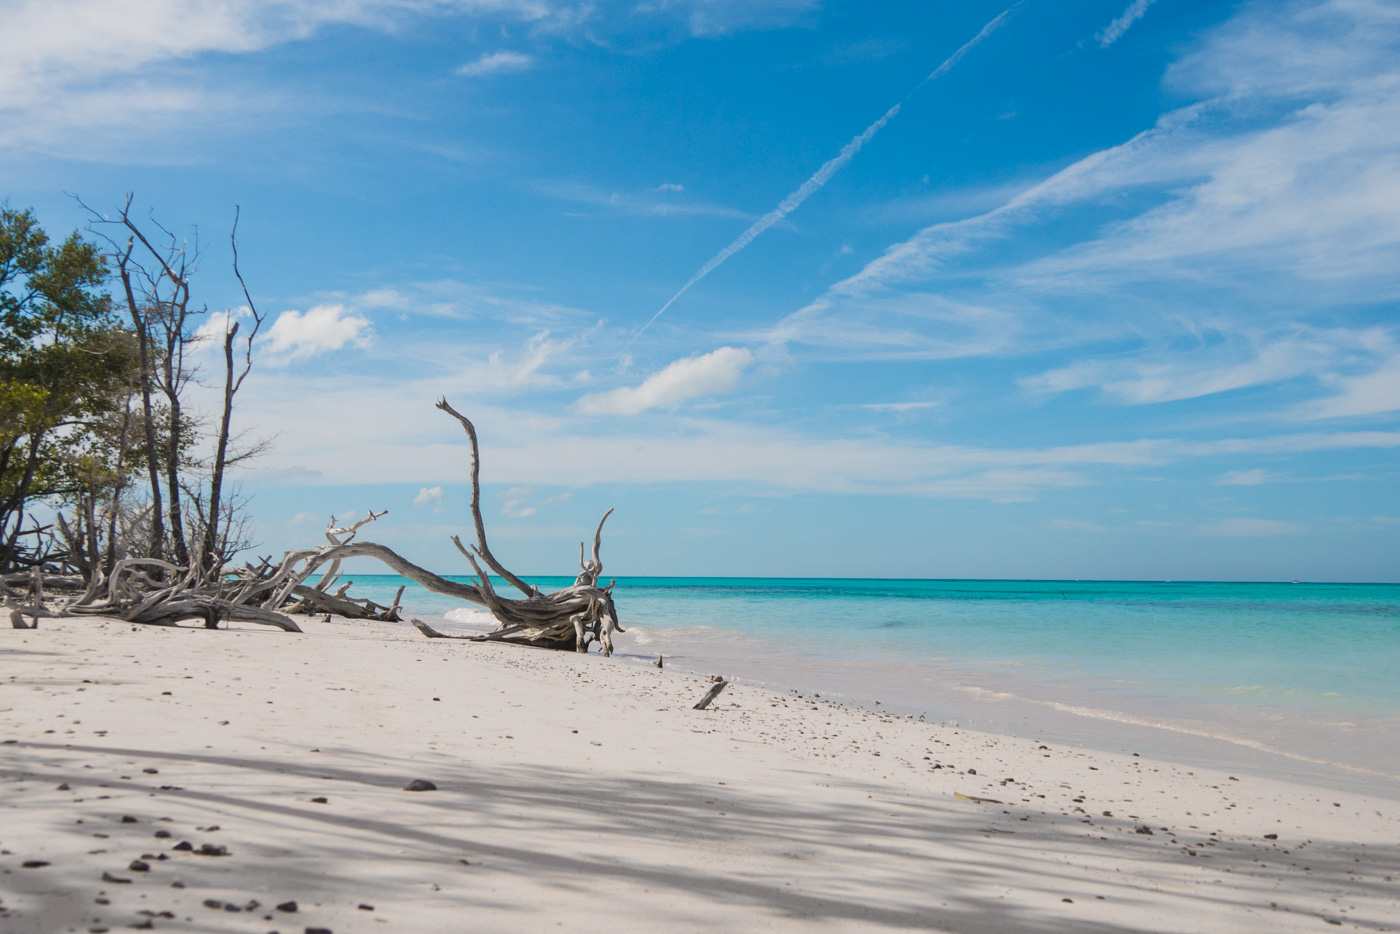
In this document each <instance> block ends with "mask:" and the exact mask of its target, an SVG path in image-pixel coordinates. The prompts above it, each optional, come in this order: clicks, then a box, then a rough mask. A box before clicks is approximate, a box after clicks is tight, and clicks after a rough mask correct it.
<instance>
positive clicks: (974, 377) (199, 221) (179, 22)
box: [0, 0, 1400, 581]
mask: <svg viewBox="0 0 1400 934" xmlns="http://www.w3.org/2000/svg"><path fill="white" fill-rule="evenodd" d="M1006 3H1007V0H995V2H990V3H988V2H982V0H959V2H920V3H912V2H904V3H900V2H896V3H885V4H870V3H859V2H854V0H829V2H823V0H629V2H621V3H611V2H606V0H598V2H594V3H567V2H555V0H262V2H253V0H127V2H124V3H122V4H111V3H109V2H106V0H0V19H3V20H4V22H5V33H6V42H5V46H6V53H5V55H4V57H0V181H2V182H3V184H2V185H0V198H5V199H8V202H9V204H10V206H11V207H14V208H25V207H31V208H33V209H34V210H35V211H36V213H37V214H38V215H39V217H40V219H41V221H42V222H43V223H44V225H45V226H46V227H47V228H48V230H49V231H50V232H51V233H54V234H58V235H61V234H64V233H66V232H68V231H71V230H73V229H82V228H84V227H85V225H86V224H87V223H88V220H89V217H88V215H87V214H86V213H85V212H84V210H83V208H82V206H81V205H80V204H79V203H78V201H77V200H76V199H75V197H74V196H77V197H80V198H81V199H82V201H83V202H84V203H86V204H87V205H90V206H92V207H93V208H94V209H96V210H98V211H100V212H108V213H110V212H113V211H115V210H116V209H117V208H118V207H120V205H121V203H122V201H123V198H124V197H125V195H126V194H127V193H132V194H133V195H134V202H133V203H134V205H135V207H136V213H137V214H138V216H140V217H143V218H144V217H147V216H150V217H154V218H155V219H157V220H159V222H160V223H162V224H164V225H165V226H166V227H168V228H170V229H171V230H174V231H177V232H178V233H179V235H180V236H181V237H184V238H187V239H188V241H189V243H190V246H191V249H193V246H194V244H195V242H196V238H197V241H198V244H199V246H200V248H201V250H202V253H201V258H200V261H199V267H198V274H197V276H196V277H195V279H194V280H193V290H194V295H195V300H196V303H198V304H201V305H207V306H208V308H209V309H210V320H211V321H215V319H217V320H226V316H227V315H232V316H235V317H237V316H239V315H243V314H246V311H245V310H244V309H243V305H244V299H243V296H242V293H241V292H240V291H239V290H238V287H237V282H236V280H234V278H233V277H232V274H231V270H230V263H229V261H230V253H229V248H228V234H229V230H230V225H231V223H232V220H233V215H234V211H235V207H237V210H238V211H239V212H240V221H239V228H238V234H239V257H240V268H241V270H242V272H243V274H244V276H245V278H246V279H247V280H248V284H249V287H250V291H251V293H252V296H253V298H254V301H255V302H256V303H257V305H258V307H259V309H260V310H261V311H263V312H264V313H266V314H267V315H268V324H267V325H266V329H265V331H264V333H263V334H262V335H261V336H260V340H259V350H258V356H257V363H256V369H255V370H254V372H253V375H252V376H250V377H249V380H248V382H247V383H246V385H245V388H244V390H243V393H242V395H241V396H240V400H239V411H238V417H239V419H240V420H241V421H240V424H241V426H242V427H243V428H244V429H245V430H246V431H247V432H248V437H249V438H262V439H271V440H272V442H273V443H272V446H271V448H270V450H269V452H268V453H267V454H265V455H264V456H262V457H261V458H259V459H258V460H257V461H256V462H255V463H254V464H253V465H252V466H251V467H250V468H249V469H247V470H244V471H243V472H242V473H241V476H240V482H241V483H242V486H243V490H244V492H245V493H246V494H247V495H248V496H250V497H251V502H250V506H249V509H250V516H251V519H252V532H253V537H254V538H255V539H256V540H257V542H258V544H259V549H258V550H259V552H260V553H271V554H278V553H280V552H281V551H282V550H284V549H287V548H293V547H304V546H307V545H310V544H314V543H317V542H319V541H321V540H322V539H321V531H322V529H323V528H324V527H325V525H326V523H327V522H328V521H329V519H330V518H331V517H332V516H335V517H336V518H337V519H339V520H340V521H346V520H348V519H351V518H355V517H358V516H363V515H364V513H365V511H366V510H368V509H373V510H375V511H378V510H381V509H388V510H389V513H388V515H386V516H385V517H383V518H381V519H379V520H378V521H377V522H376V523H375V524H374V525H373V526H371V527H369V528H368V529H366V530H364V531H363V532H362V533H361V534H362V536H364V537H368V538H370V539H372V540H376V541H380V542H383V543H384V544H386V545H389V546H390V547H393V548H395V549H397V550H399V551H401V553H403V554H405V555H406V556H408V557H410V558H411V559H413V560H416V561H419V562H420V563H424V564H426V565H428V566H430V567H432V568H433V569H434V570H438V571H441V572H448V573H468V572H469V569H468V568H466V567H465V566H464V565H465V562H464V561H463V560H462V559H461V557H460V556H459V555H457V553H456V550H455V548H454V547H453V546H452V545H451V543H450V542H449V540H448V536H449V535H451V534H454V533H467V534H469V533H470V528H471V525H470V516H469V513H468V503H469V499H470V488H469V486H468V485H467V449H466V446H465V437H464V436H463V434H462V432H461V430H460V428H459V426H458V425H457V424H456V423H455V422H454V421H453V420H452V419H450V418H449V417H447V416H446V415H444V414H443V413H441V412H438V411H436V410H435V409H434V408H433V403H434V401H435V400H436V398H437V397H438V396H440V395H445V396H446V397H447V398H448V399H449V401H450V402H451V403H452V404H453V405H454V406H455V407H456V408H457V409H458V410H459V411H462V412H463V413H464V414H467V415H468V416H470V417H471V418H472V419H473V420H474V421H475V423H476V425H477V427H478V430H479V432H480V436H481V443H482V461H483V463H482V480H483V507H484V512H485V516H486V521H487V525H488V529H489V531H490V535H491V541H492V545H493V550H494V551H495V552H496V554H497V556H498V557H499V558H501V559H502V560H503V561H504V562H505V563H506V564H507V565H508V566H510V567H511V568H513V569H515V570H517V571H520V572H523V573H532V574H568V573H573V569H574V568H575V566H576V558H577V550H576V548H575V547H574V543H576V542H578V541H579V540H580V539H581V538H584V537H586V536H591V532H592V528H593V526H594V524H595V523H596V522H597V519H598V517H600V516H601V515H602V514H603V512H604V511H605V510H607V509H609V508H615V509H616V512H615V513H614V514H613V516H612V518H611V519H609V521H608V528H607V534H606V535H605V539H604V546H603V559H604V566H605V576H607V575H617V576H635V575H734V576H843V577H924V578H962V577H980V578H1057V579H1058V578H1085V579H1088V578H1099V579H1143V580H1164V579H1212V580H1293V579H1304V580H1339V581H1350V580H1357V581H1395V580H1400V483H1397V467H1398V466H1400V418H1397V413H1400V315H1397V308H1398V307H1400V306H1398V305H1397V302H1398V301H1400V4H1397V3H1396V2H1387V0H1325V2H1315V0H1309V2H1278V0H1276V2H1262V3H1206V2H1187V0H1155V2H1154V0H1130V2H1127V3H1126V5H1125V2H1124V0H1102V2H1100V0H1082V2H1078V3H1072V4H1067V3H1051V2H1049V0H1025V2H1022V3H1018V4H1016V5H1015V6H1014V7H1010V8H1008V7H1007V5H1006ZM221 326H222V325H219V324H217V321H215V324H213V325H211V327H214V328H215V329H217V327H221ZM211 345H212V342H211ZM203 353H204V354H205V376H206V380H205V381H206V383H211V384H212V380H213V377H214V376H215V375H216V370H215V368H214V364H215V363H216V362H217V361H216V360H215V358H214V357H212V356H210V355H209V354H208V352H207V351H204V352H203ZM199 391H200V392H204V393H206V394H207V392H208V391H209V390H208V389H207V388H206V389H204V390H199ZM371 570H373V568H371V567H369V566H365V567H362V568H360V569H359V572H360V573H365V572H368V571H371Z"/></svg>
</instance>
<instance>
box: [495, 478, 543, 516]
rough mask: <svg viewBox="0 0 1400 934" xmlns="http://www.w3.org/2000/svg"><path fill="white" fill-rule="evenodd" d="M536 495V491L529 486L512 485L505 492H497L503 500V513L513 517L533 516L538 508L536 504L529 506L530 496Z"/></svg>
mask: <svg viewBox="0 0 1400 934" xmlns="http://www.w3.org/2000/svg"><path fill="white" fill-rule="evenodd" d="M534 495H535V491H534V490H533V489H531V488H530V487H528V486H516V487H511V488H510V489H509V490H506V491H505V492H504V493H499V494H497V496H498V498H499V499H501V500H503V502H502V503H501V515H503V516H507V517H509V518H511V519H524V518H525V517H527V516H533V515H534V514H535V513H536V512H537V511H538V510H537V509H536V508H535V507H534V506H528V505H526V504H527V503H529V502H530V497H532V496H534Z"/></svg>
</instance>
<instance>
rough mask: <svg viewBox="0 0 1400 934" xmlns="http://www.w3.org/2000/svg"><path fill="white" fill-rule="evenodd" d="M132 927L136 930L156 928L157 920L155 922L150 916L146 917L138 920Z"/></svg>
mask: <svg viewBox="0 0 1400 934" xmlns="http://www.w3.org/2000/svg"><path fill="white" fill-rule="evenodd" d="M131 927H132V929H133V930H136V931H150V930H154V929H155V922H153V921H152V920H151V919H150V918H144V919H142V920H140V921H137V922H136V923H135V924H133V925H132V926H131Z"/></svg>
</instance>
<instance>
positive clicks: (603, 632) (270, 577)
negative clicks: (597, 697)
mask: <svg viewBox="0 0 1400 934" xmlns="http://www.w3.org/2000/svg"><path fill="white" fill-rule="evenodd" d="M437 407H438V408H439V409H441V410H442V411H444V412H446V413H447V414H449V415H451V416H452V417H453V418H455V419H457V421H458V423H459V424H461V426H462V428H463V430H464V431H465V432H466V433H467V438H468V440H469V441H470V443H471V483H472V501H471V511H472V520H473V524H474V526H475V529H476V543H475V544H474V545H473V546H471V548H468V547H467V546H465V545H463V544H462V540H461V539H460V538H459V537H457V536H453V537H452V542H453V544H454V545H456V546H457V550H458V551H460V552H461V553H462V556H463V557H465V558H466V559H467V561H468V563H469V564H471V566H472V571H473V572H474V573H475V575H476V582H475V583H473V584H464V583H459V582H457V581H452V580H448V579H447V578H445V577H442V576H441V575H438V574H434V573H433V572H432V571H429V570H427V569H426V568H422V567H419V566H418V565H416V564H414V563H413V562H411V561H409V560H408V559H406V558H404V557H403V556H402V555H399V554H398V553H396V552H395V551H393V550H392V549H390V548H387V547H385V546H384V545H379V544H376V543H374V542H360V541H354V540H353V538H354V536H355V535H356V534H357V533H358V531H359V529H360V528H362V527H363V526H364V525H365V524H367V523H368V522H371V521H373V520H374V519H377V518H378V517H379V516H382V515H383V513H379V514H377V515H376V514H375V513H373V512H371V513H370V514H369V515H368V516H367V517H366V518H364V519H362V520H360V521H359V522H357V523H355V524H354V525H353V526H350V527H349V528H345V529H337V528H330V529H327V530H326V537H327V539H328V542H329V544H327V545H323V546H321V547H318V548H307V549H302V550H300V551H292V552H288V553H287V554H286V555H285V556H283V559H282V561H281V563H280V564H279V565H278V566H277V567H276V568H275V569H272V568H268V567H266V566H264V567H263V568H259V569H257V570H256V571H254V569H252V568H251V567H250V568H245V569H244V571H243V572H242V574H241V579H240V581H239V583H238V586H239V590H238V592H237V593H236V595H235V596H233V598H232V600H233V602H234V603H235V604H240V605H243V604H249V603H252V602H254V601H255V600H256V601H260V605H261V606H262V608H263V609H266V610H274V611H275V610H277V609H280V608H282V607H283V606H285V605H286V603H287V601H288V599H290V598H292V597H293V596H297V595H300V596H301V597H302V598H303V599H307V598H308V597H309V594H308V593H307V591H308V590H311V591H315V592H317V593H321V594H322V595H323V596H318V597H309V598H310V599H314V600H321V599H323V597H324V596H325V595H324V592H323V591H322V590H320V589H319V587H318V588H307V587H306V583H305V582H306V580H307V579H308V578H310V576H311V575H312V574H313V573H315V572H316V571H317V570H318V569H319V568H321V567H322V566H325V565H330V567H329V568H328V570H327V571H326V572H325V573H324V574H323V575H322V578H321V581H322V584H321V585H320V586H329V585H330V583H331V582H332V581H333V580H334V579H335V571H336V569H337V566H338V563H339V562H341V561H343V560H345V559H346V558H357V557H365V558H374V559H376V560H378V561H380V562H382V563H383V564H385V565H387V566H388V567H389V568H391V569H392V570H394V571H396V572H397V573H399V574H401V575H403V576H404V577H407V578H408V579H409V580H412V581H415V582H416V583H418V584H421V585H422V586H423V587H425V588H427V589H428V590H431V591H433V592H434V593H440V594H444V595H446V596H450V597H456V598H457V599H459V600H465V601H467V602H469V603H475V604H476V605H478V606H481V607H485V608H486V609H487V610H489V611H490V613H491V615H492V616H494V617H495V618H496V621H497V623H498V626H497V629H496V630H495V632H492V633H490V634H489V636H490V637H489V638H487V639H479V640H475V641H492V642H513V643H519V644H524V645H535V646H541V647H546V648H554V649H572V650H574V651H577V652H587V651H588V647H589V646H590V645H591V644H593V643H597V645H598V647H599V649H600V651H602V653H603V654H604V655H611V654H612V651H613V642H612V637H613V634H614V633H618V632H622V631H623V630H622V627H621V625H619V623H618V619H617V607H616V606H615V605H614V603H613V599H612V588H613V587H614V586H615V584H616V581H614V582H612V583H609V584H608V585H607V586H606V587H600V586H598V578H599V576H600V575H601V573H602V570H603V563H602V558H601V557H600V551H601V548H602V541H603V524H604V523H605V522H607V521H608V516H610V515H612V510H611V509H609V510H608V511H607V512H606V513H604V514H603V518H602V519H601V520H600V521H599V523H598V528H597V530H596V531H595V532H594V535H593V549H592V553H591V556H590V555H589V553H588V552H587V551H586V550H585V546H584V544H583V543H582V542H580V543H579V574H578V576H577V577H576V578H575V580H574V583H573V584H572V585H571V586H569V587H565V588H563V589H562V590H557V591H554V592H553V593H548V594H545V593H541V592H540V591H539V589H538V588H537V587H532V586H531V585H529V584H527V583H526V582H525V581H524V580H522V579H521V578H520V577H519V576H518V575H516V574H514V573H513V572H511V571H510V570H509V569H507V568H506V567H505V566H504V565H503V564H501V562H500V561H499V560H497V558H496V556H495V555H494V554H492V553H491V548H490V546H489V545H488V544H487V541H486V524H485V522H484V521H483V520H482V516H481V482H480V470H481V456H480V449H479V447H478V444H477V436H476V427H475V426H474V425H473V424H472V423H471V421H470V420H469V419H468V418H467V417H466V416H464V415H462V414H460V413H458V412H457V411H456V410H454V409H453V408H452V406H450V405H449V404H448V403H447V400H446V399H439V400H438V403H437ZM482 565H485V566H486V568H489V569H490V571H495V572H496V573H497V574H498V575H500V576H501V577H502V578H504V579H505V580H506V581H507V582H508V583H509V584H510V585H511V586H513V587H514V588H515V589H516V590H518V591H520V592H521V593H522V594H523V595H524V596H523V599H522V598H511V597H507V596H504V595H502V594H500V593H498V592H497V591H496V589H495V586H494V585H493V584H492V582H491V577H490V573H489V571H488V570H486V569H484V568H483V567H482ZM301 588H305V589H301ZM331 612H335V610H331ZM469 641H471V640H470V639H469Z"/></svg>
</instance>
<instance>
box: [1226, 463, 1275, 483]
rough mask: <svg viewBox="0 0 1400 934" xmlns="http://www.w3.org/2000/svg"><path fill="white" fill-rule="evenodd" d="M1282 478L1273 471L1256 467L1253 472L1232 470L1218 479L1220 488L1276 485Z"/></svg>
mask: <svg viewBox="0 0 1400 934" xmlns="http://www.w3.org/2000/svg"><path fill="white" fill-rule="evenodd" d="M1280 479H1281V478H1280V477H1279V476H1278V475H1277V474H1275V473H1273V472H1272V471H1268V470H1264V469H1262V468H1259V467H1256V468H1254V469H1253V470H1230V471H1227V472H1225V473H1223V474H1221V475H1220V476H1219V477H1218V478H1216V481H1215V482H1216V484H1217V485H1218V486H1258V485H1259V484H1261V483H1274V482H1276V481H1278V480H1280Z"/></svg>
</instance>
